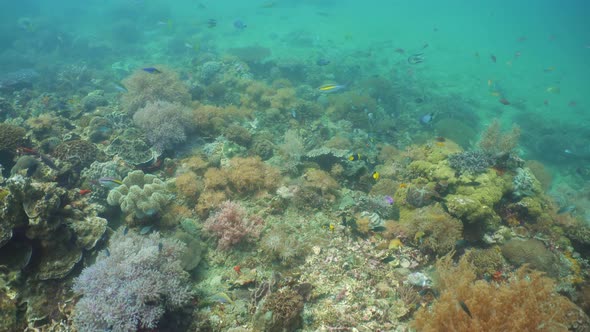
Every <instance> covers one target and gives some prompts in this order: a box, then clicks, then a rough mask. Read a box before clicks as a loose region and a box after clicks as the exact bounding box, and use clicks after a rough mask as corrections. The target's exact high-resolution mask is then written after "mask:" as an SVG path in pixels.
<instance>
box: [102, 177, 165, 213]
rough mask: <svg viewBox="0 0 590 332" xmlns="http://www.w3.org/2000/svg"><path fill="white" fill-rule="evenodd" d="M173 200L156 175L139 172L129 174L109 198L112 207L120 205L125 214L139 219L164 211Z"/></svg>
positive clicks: (110, 193)
mask: <svg viewBox="0 0 590 332" xmlns="http://www.w3.org/2000/svg"><path fill="white" fill-rule="evenodd" d="M171 199H172V194H171V193H170V192H169V191H168V189H167V185H166V183H165V182H163V181H162V180H160V179H158V178H157V177H156V176H155V175H152V174H144V173H143V172H142V171H140V170H137V171H133V172H131V173H129V174H128V175H127V177H126V178H125V179H124V180H123V184H122V185H120V186H119V187H117V188H115V189H112V190H111V191H110V192H109V196H108V197H107V202H108V203H109V204H110V205H114V206H115V205H118V206H120V207H121V211H123V212H124V213H125V214H127V215H129V216H132V217H135V218H137V219H141V218H145V217H150V216H153V215H155V214H157V213H158V212H160V211H162V209H163V208H164V206H165V205H166V204H167V203H168V202H169V201H170V200H171Z"/></svg>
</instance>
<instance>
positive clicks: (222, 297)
mask: <svg viewBox="0 0 590 332" xmlns="http://www.w3.org/2000/svg"><path fill="white" fill-rule="evenodd" d="M208 300H209V301H211V302H219V303H230V304H231V303H233V301H232V299H231V298H230V297H229V296H228V295H227V294H225V293H223V292H220V293H217V294H213V295H211V296H209V298H208Z"/></svg>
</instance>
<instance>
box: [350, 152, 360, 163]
mask: <svg viewBox="0 0 590 332" xmlns="http://www.w3.org/2000/svg"><path fill="white" fill-rule="evenodd" d="M348 160H350V161H357V160H361V155H360V154H358V153H354V154H351V155H350V156H349V157H348Z"/></svg>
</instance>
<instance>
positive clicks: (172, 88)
mask: <svg viewBox="0 0 590 332" xmlns="http://www.w3.org/2000/svg"><path fill="white" fill-rule="evenodd" d="M157 68H158V71H159V73H155V74H154V73H149V72H147V71H144V70H138V71H136V72H135V73H133V74H132V75H131V76H129V77H127V78H126V79H124V80H123V85H124V86H125V88H126V89H127V92H126V93H125V94H123V98H122V102H123V106H124V107H125V109H126V110H127V112H128V113H129V114H131V115H132V114H134V113H135V112H136V111H137V110H138V109H140V108H142V107H144V106H145V105H146V103H147V102H149V101H151V102H154V101H156V100H163V101H168V102H171V103H174V102H176V103H180V104H184V105H187V104H188V103H189V102H190V100H191V96H190V93H189V92H188V88H187V87H186V86H185V85H184V84H183V83H182V81H181V80H180V78H179V77H178V75H177V74H176V73H175V72H173V71H172V70H170V69H167V68H165V67H163V66H158V67H157Z"/></svg>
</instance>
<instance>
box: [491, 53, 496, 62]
mask: <svg viewBox="0 0 590 332" xmlns="http://www.w3.org/2000/svg"><path fill="white" fill-rule="evenodd" d="M490 59H492V62H493V63H496V56H495V55H493V54H492V55H490Z"/></svg>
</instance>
